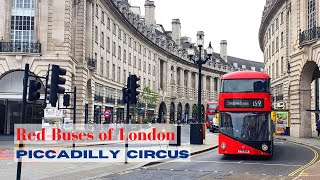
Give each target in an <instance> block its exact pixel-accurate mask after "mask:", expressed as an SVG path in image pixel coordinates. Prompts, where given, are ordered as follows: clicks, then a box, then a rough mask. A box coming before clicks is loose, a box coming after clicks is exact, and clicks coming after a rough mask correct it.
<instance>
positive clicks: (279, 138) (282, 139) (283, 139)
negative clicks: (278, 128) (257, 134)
mask: <svg viewBox="0 0 320 180" xmlns="http://www.w3.org/2000/svg"><path fill="white" fill-rule="evenodd" d="M274 139H277V140H281V141H288V142H292V143H296V144H303V145H307V146H312V147H314V148H317V149H319V150H320V147H318V146H315V145H313V144H309V143H303V142H299V141H294V140H290V139H288V138H285V137H283V138H281V137H275V138H274Z"/></svg>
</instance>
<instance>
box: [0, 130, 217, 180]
mask: <svg viewBox="0 0 320 180" xmlns="http://www.w3.org/2000/svg"><path fill="white" fill-rule="evenodd" d="M181 131H182V137H181V146H170V148H171V149H175V148H176V149H189V150H190V153H191V155H194V154H198V153H201V152H204V151H209V150H211V149H214V148H216V147H217V145H218V137H217V134H214V133H211V132H209V131H208V130H207V131H206V137H205V140H204V143H203V144H202V145H190V143H189V141H190V130H189V126H184V127H183V128H182V130H181ZM1 138H2V139H1V140H2V141H0V177H1V178H0V179H8V180H10V179H16V168H17V163H16V162H14V160H13V153H12V152H13V147H15V145H13V141H12V140H10V137H9V136H7V137H5V139H6V140H3V137H1ZM112 143H114V142H112ZM97 146H99V145H97ZM100 146H101V145H100ZM129 146H130V143H129ZM147 164H148V163H138V162H136V163H127V164H124V163H97V162H86V163H58V162H56V163H54V162H51V163H44V162H34V163H31V162H30V163H27V162H25V163H22V179H23V180H24V179H32V180H34V179H48V180H51V179H72V180H75V179H92V178H97V177H101V176H107V175H110V174H114V173H120V172H126V171H131V170H133V169H136V168H139V167H142V166H145V165H147Z"/></svg>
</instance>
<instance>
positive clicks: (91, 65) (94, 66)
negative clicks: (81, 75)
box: [87, 58, 97, 70]
mask: <svg viewBox="0 0 320 180" xmlns="http://www.w3.org/2000/svg"><path fill="white" fill-rule="evenodd" d="M87 62H88V68H89V69H91V70H96V69H97V60H95V59H93V58H87Z"/></svg>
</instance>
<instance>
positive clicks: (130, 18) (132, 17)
mask: <svg viewBox="0 0 320 180" xmlns="http://www.w3.org/2000/svg"><path fill="white" fill-rule="evenodd" d="M105 2H106V3H107V4H109V5H110V6H111V7H113V9H114V11H115V12H116V13H118V15H119V17H120V18H121V17H122V18H123V20H124V22H126V23H127V24H128V26H129V27H131V28H132V29H133V30H135V31H136V32H137V34H138V35H140V37H142V39H144V40H145V41H146V42H148V43H149V44H150V45H151V46H153V47H155V48H157V49H158V50H160V51H162V52H164V54H165V55H166V56H167V57H170V58H174V59H175V60H177V61H178V62H180V63H183V64H187V65H193V66H196V65H195V64H193V62H192V61H191V60H189V59H188V57H187V51H186V49H183V48H181V47H179V46H178V45H177V44H176V43H175V42H174V41H173V40H171V39H167V38H166V36H164V35H157V34H156V32H155V27H152V26H151V27H148V26H146V25H145V22H144V20H141V18H140V17H139V15H137V14H134V13H133V12H132V11H130V5H129V4H128V3H127V2H126V1H125V0H105ZM214 64H215V63H214ZM222 66H223V67H222ZM203 68H204V70H210V71H212V70H214V71H217V72H230V71H232V70H233V68H232V67H230V66H228V67H224V65H223V64H219V65H217V66H213V65H212V66H209V65H205V66H204V67H203Z"/></svg>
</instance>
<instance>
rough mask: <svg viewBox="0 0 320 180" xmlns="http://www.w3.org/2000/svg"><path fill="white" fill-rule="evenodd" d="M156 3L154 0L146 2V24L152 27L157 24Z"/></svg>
mask: <svg viewBox="0 0 320 180" xmlns="http://www.w3.org/2000/svg"><path fill="white" fill-rule="evenodd" d="M155 7H156V6H155V5H154V1H149V0H146V2H145V4H144V8H145V24H146V25H147V26H149V27H152V26H154V25H155V24H156V20H155Z"/></svg>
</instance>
